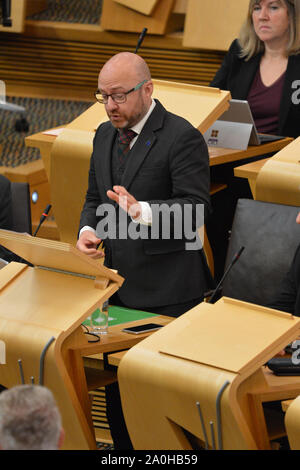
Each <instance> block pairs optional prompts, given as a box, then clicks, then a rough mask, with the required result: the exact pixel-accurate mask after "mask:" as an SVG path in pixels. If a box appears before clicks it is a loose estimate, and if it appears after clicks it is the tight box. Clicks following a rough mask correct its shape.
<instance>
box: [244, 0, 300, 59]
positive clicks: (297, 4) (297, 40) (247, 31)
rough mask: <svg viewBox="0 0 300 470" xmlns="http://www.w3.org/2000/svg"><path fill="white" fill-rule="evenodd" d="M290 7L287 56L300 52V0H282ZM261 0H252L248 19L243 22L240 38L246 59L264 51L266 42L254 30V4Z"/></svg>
mask: <svg viewBox="0 0 300 470" xmlns="http://www.w3.org/2000/svg"><path fill="white" fill-rule="evenodd" d="M280 2H282V3H284V4H285V5H286V6H287V9H288V15H289V19H290V29H289V33H290V35H289V42H288V45H287V48H286V54H287V56H289V55H292V54H299V53H300V0H280ZM259 3H260V0H250V2H249V8H248V14H247V19H246V21H245V23H244V24H243V26H242V28H241V31H240V35H239V38H238V41H239V44H240V46H241V49H242V52H241V57H243V58H245V60H249V59H251V57H253V56H254V55H256V54H258V53H259V52H263V51H264V48H265V46H264V43H263V41H261V40H260V39H259V38H258V36H257V34H256V32H255V31H254V26H253V21H252V13H253V9H254V6H255V5H257V4H259Z"/></svg>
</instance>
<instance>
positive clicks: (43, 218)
mask: <svg viewBox="0 0 300 470" xmlns="http://www.w3.org/2000/svg"><path fill="white" fill-rule="evenodd" d="M51 207H52V206H51V204H48V205H47V207H46V209H45V210H44V212H43V213H42V215H41V218H40V222H39V225H38V226H37V228H36V231H35V232H34V234H33V237H35V236H36V234H37V233H38V231H39V229H40V226H41V225H42V223H43V222H44V220H45V219H46V218H47V217H48V214H49V212H50V209H51Z"/></svg>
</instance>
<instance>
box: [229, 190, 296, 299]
mask: <svg viewBox="0 0 300 470" xmlns="http://www.w3.org/2000/svg"><path fill="white" fill-rule="evenodd" d="M299 210H300V208H299V207H295V206H286V205H281V204H272V203H267V202H261V201H253V200H251V199H239V201H238V204H237V207H236V211H235V216H234V220H233V225H232V231H231V237H230V242H229V247H228V252H227V259H226V267H227V266H228V265H229V264H230V262H231V260H232V258H233V256H234V254H235V253H236V252H238V250H239V248H240V247H241V246H244V247H245V249H244V251H243V253H242V254H241V257H240V259H239V260H238V261H237V262H236V264H235V265H234V266H233V268H232V269H231V271H230V272H229V274H228V276H227V278H226V279H225V280H224V284H223V292H222V295H223V296H226V297H232V298H235V299H239V300H243V301H246V302H250V303H255V304H259V305H264V306H266V305H268V304H269V303H270V302H271V301H272V300H273V299H274V298H275V297H276V294H277V293H278V290H279V288H280V284H281V281H282V279H283V277H284V275H285V274H286V273H287V271H288V270H289V268H290V265H291V262H292V260H293V257H294V254H295V251H296V248H297V247H298V245H299V243H300V226H299V225H298V224H296V216H297V214H298V212H299ZM226 267H225V269H226Z"/></svg>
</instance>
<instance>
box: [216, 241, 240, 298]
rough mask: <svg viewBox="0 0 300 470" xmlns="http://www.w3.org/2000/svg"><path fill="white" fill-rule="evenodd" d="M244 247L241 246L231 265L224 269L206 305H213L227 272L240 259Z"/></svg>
mask: <svg viewBox="0 0 300 470" xmlns="http://www.w3.org/2000/svg"><path fill="white" fill-rule="evenodd" d="M244 249H245V247H244V246H242V247H241V248H240V249H239V251H238V252H237V253H236V254H235V255H234V257H233V259H232V261H231V263H230V264H229V266H228V268H227V269H226V271H225V273H224V274H223V276H222V278H221V280H220V282H219V284H218V285H217V287H216V288H215V290H214V291H213V293H212V296H211V298H210V299H209V301H208V303H209V304H213V303H214V300H215V298H216V296H217V294H218V292H219V290H220V287H221V286H222V284H223V282H224V279H225V278H226V277H227V275H228V273H229V271H230V270H231V268H232V266H233V265H234V264H235V263H236V262H237V261H238V259H239V258H240V256H241V254H242V252H243V251H244Z"/></svg>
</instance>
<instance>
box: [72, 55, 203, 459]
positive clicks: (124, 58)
mask: <svg viewBox="0 0 300 470" xmlns="http://www.w3.org/2000/svg"><path fill="white" fill-rule="evenodd" d="M152 93H153V82H152V80H151V75H150V71H149V68H148V66H147V64H146V62H145V61H144V60H143V59H142V58H141V57H140V56H138V55H136V54H133V53H129V52H124V53H120V54H117V55H115V56H113V57H112V58H111V59H110V60H109V61H108V62H107V63H106V64H105V65H104V66H103V68H102V69H101V71H100V74H99V79H98V92H97V93H96V98H97V99H98V101H99V102H100V103H102V104H104V106H105V109H106V113H107V116H108V118H109V121H107V122H105V123H103V124H101V125H100V126H99V128H98V129H97V131H96V134H95V138H94V144H93V153H92V156H91V163H90V171H89V184H88V191H87V194H86V199H85V204H84V207H83V210H82V214H81V219H80V227H79V230H80V231H79V239H78V242H77V248H78V249H79V250H81V251H82V252H83V253H86V254H87V255H89V256H91V257H95V258H97V257H99V256H103V253H101V252H100V253H99V250H98V249H97V247H98V245H99V243H100V242H101V239H103V237H102V236H101V235H100V234H99V230H97V231H96V228H97V226H98V227H99V225H98V224H99V223H100V224H101V222H102V220H103V213H102V214H99V212H98V211H97V208H98V207H100V208H102V207H104V206H105V208H106V209H107V210H108V211H109V212H110V211H111V209H112V211H113V215H112V216H111V219H110V220H108V223H110V224H111V225H113V227H111V228H112V229H114V228H115V229H116V230H115V233H116V234H118V233H119V228H120V226H121V221H120V216H121V214H122V213H123V216H122V217H123V218H122V220H123V221H124V218H125V224H124V225H125V227H124V226H123V228H125V229H127V228H128V227H131V228H135V229H136V232H138V231H139V230H140V233H142V232H143V233H144V235H145V234H146V235H149V236H148V237H144V238H142V237H139V236H137V237H130V236H127V237H125V238H124V237H119V238H117V237H114V236H113V235H114V233H113V232H114V230H112V236H109V237H106V238H105V239H104V240H103V241H104V247H105V264H106V265H107V266H108V267H111V268H114V269H117V270H118V272H119V274H120V275H121V276H123V277H124V279H125V281H124V283H123V285H122V286H121V288H120V289H119V291H118V292H117V293H116V294H115V295H114V296H113V298H111V300H110V301H111V303H112V304H114V305H120V306H124V307H129V308H135V309H139V310H146V311H150V312H152V313H159V314H163V315H170V316H175V317H177V316H179V315H181V314H183V313H185V312H186V311H188V310H190V309H191V308H192V307H194V306H195V305H198V304H199V303H200V302H201V301H202V300H203V295H204V293H205V292H206V291H207V290H209V289H210V288H211V287H212V280H211V276H210V272H209V269H208V267H207V264H206V259H205V255H204V253H203V250H202V247H201V246H198V247H196V249H191V250H190V249H188V248H187V238H186V236H185V235H186V234H185V232H182V234H181V236H180V237H176V236H175V232H176V230H177V229H181V228H182V222H179V224H180V226H178V224H177V226H176V221H178V219H180V215H182V214H183V212H184V211H185V210H186V209H188V210H189V211H190V215H191V224H192V229H193V230H192V231H193V232H194V235H195V234H196V231H197V228H198V227H199V225H198V224H197V209H198V208H199V206H201V208H203V207H204V212H205V213H207V212H209V210H210V195H209V190H210V173H209V158H208V149H207V146H206V143H205V141H204V139H203V136H202V135H201V133H200V132H199V131H198V130H197V129H195V128H194V127H193V126H192V125H191V124H190V123H189V122H187V121H186V120H185V119H183V118H182V117H179V116H176V115H174V114H172V113H170V112H168V111H167V110H166V109H165V108H164V107H163V105H162V104H161V103H160V102H159V101H158V100H154V99H153V98H152ZM123 146H124V150H122V148H121V147H123ZM125 150H126V152H125ZM163 205H164V208H165V209H172V208H173V209H174V208H175V211H174V213H173V214H171V213H170V219H169V222H170V236H168V237H164V236H163V233H162V225H163V223H164V222H165V220H164V217H163V215H162V216H161V217H160V218H159V220H158V226H157V227H156V228H157V229H158V230H157V232H156V233H157V235H158V236H157V237H152V232H151V230H152V228H154V227H155V221H154V219H155V207H156V208H157V207H159V208H160V207H162V206H163ZM122 211H123V212H122ZM166 212H167V211H166ZM124 214H125V216H124ZM177 216H179V218H178V217H177ZM101 217H102V218H101ZM156 221H157V220H156ZM198 222H199V220H198ZM201 222H202V225H203V222H204V220H202V221H201ZM201 222H200V225H201ZM132 224H135V226H133V225H132ZM194 248H195V247H194ZM106 401H107V417H108V421H109V424H110V429H111V433H112V437H113V440H114V445H115V449H122V450H123V449H130V448H131V442H130V439H129V436H128V435H127V431H126V426H125V423H124V420H123V417H122V413H121V404H120V400H119V394H118V389H117V387H116V386H114V384H113V385H112V386H109V387H106ZM119 411H120V413H118V412H119Z"/></svg>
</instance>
